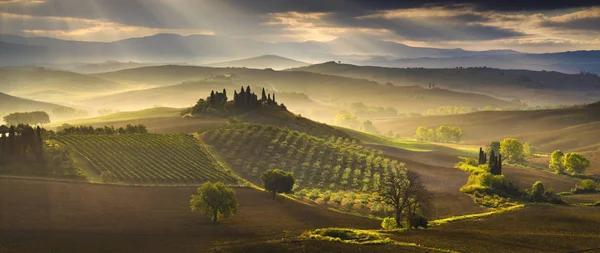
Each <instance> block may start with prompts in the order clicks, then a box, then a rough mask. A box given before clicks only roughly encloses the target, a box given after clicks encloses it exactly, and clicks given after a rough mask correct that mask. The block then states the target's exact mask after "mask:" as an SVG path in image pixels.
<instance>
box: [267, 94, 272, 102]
mask: <svg viewBox="0 0 600 253" xmlns="http://www.w3.org/2000/svg"><path fill="white" fill-rule="evenodd" d="M271 102H272V100H271V94H270V93H269V96H267V103H268V104H271Z"/></svg>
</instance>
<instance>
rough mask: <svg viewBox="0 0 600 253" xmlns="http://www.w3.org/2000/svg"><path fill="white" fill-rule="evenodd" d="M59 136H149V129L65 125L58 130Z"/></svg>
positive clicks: (130, 126) (140, 127)
mask: <svg viewBox="0 0 600 253" xmlns="http://www.w3.org/2000/svg"><path fill="white" fill-rule="evenodd" d="M56 133H57V134H59V135H69V134H147V133H148V129H146V126H144V125H141V124H139V125H130V124H127V126H125V128H123V127H119V128H115V127H114V126H104V127H97V128H94V127H93V126H71V125H68V124H64V125H62V126H60V127H58V128H57V132H56Z"/></svg>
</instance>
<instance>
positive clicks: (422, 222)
mask: <svg viewBox="0 0 600 253" xmlns="http://www.w3.org/2000/svg"><path fill="white" fill-rule="evenodd" d="M409 223H410V227H411V228H413V229H418V228H427V227H428V226H429V221H428V220H427V218H425V216H423V215H422V214H415V215H413V216H412V217H411V218H410V220H409Z"/></svg>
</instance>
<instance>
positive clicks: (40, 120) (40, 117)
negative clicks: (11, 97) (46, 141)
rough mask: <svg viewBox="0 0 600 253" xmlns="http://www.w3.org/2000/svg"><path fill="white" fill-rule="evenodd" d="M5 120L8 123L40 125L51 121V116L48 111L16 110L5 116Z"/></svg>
mask: <svg viewBox="0 0 600 253" xmlns="http://www.w3.org/2000/svg"><path fill="white" fill-rule="evenodd" d="M4 122H6V124H8V125H19V124H26V125H38V124H48V123H50V116H48V114H47V113H46V112H42V111H36V112H15V113H11V114H8V115H6V116H4Z"/></svg>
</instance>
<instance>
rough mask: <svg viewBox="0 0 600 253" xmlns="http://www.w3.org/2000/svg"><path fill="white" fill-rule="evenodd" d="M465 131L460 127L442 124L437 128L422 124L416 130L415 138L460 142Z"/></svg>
mask: <svg viewBox="0 0 600 253" xmlns="http://www.w3.org/2000/svg"><path fill="white" fill-rule="evenodd" d="M463 134H464V132H463V130H462V128H460V127H453V126H446V125H442V126H439V127H437V128H435V129H434V128H427V127H424V126H420V127H418V128H417V131H416V132H415V139H417V140H420V141H434V142H454V143H459V142H460V138H461V137H462V136H463Z"/></svg>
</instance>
